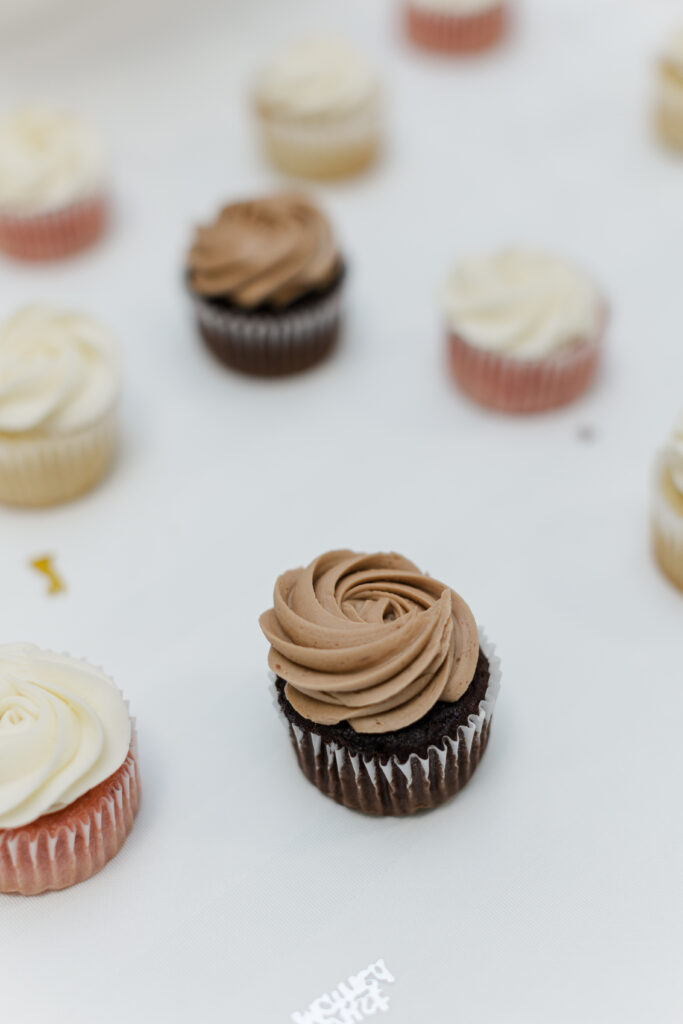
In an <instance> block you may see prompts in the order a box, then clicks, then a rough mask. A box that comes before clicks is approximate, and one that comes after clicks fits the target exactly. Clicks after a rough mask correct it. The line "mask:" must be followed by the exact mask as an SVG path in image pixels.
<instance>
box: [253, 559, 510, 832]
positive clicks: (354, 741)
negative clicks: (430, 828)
mask: <svg viewBox="0 0 683 1024" xmlns="http://www.w3.org/2000/svg"><path fill="white" fill-rule="evenodd" d="M260 622H261V628H262V630H263V632H264V634H265V635H266V637H267V639H268V640H269V641H270V644H271V650H270V655H269V665H270V667H271V669H272V670H273V672H275V674H276V693H277V702H278V704H279V707H280V709H281V711H282V713H283V714H284V716H285V719H286V720H287V723H288V727H289V734H290V739H291V741H292V745H293V747H294V751H295V753H296V756H297V759H298V761H299V765H300V767H301V769H302V771H303V772H304V774H305V775H306V777H307V778H308V779H309V781H310V782H312V783H313V784H314V785H316V786H317V787H318V789H320V790H321V792H323V793H325V795H326V796H330V797H332V799H334V800H336V801H337V802H338V803H341V804H343V805H344V806H346V807H349V808H352V809H354V810H359V811H364V812H365V813H367V814H376V815H406V814H412V813H413V812H415V811H418V810H424V809H428V808H432V807H436V806H438V805H439V804H441V803H443V802H444V801H445V800H447V799H448V798H449V797H451V796H453V795H455V793H457V792H458V791H459V790H460V789H462V787H463V786H464V785H465V783H466V782H467V781H468V780H469V778H470V777H471V775H472V773H473V772H474V769H475V768H476V766H477V764H478V763H479V761H480V759H481V757H482V755H483V753H484V750H485V749H486V745H487V743H488V738H489V732H490V727H491V718H492V715H493V708H494V706H495V702H496V698H497V696H498V691H499V687H500V667H499V661H498V659H497V658H496V656H495V649H494V647H493V645H492V644H490V643H489V641H488V640H487V639H486V637H485V635H484V634H483V631H482V630H480V629H479V628H478V627H477V625H476V622H475V620H474V617H473V615H472V612H471V611H470V609H469V607H468V606H467V604H466V603H465V602H464V601H463V599H462V598H461V597H460V596H459V595H458V594H456V593H455V591H453V590H451V588H450V587H447V586H446V585H445V584H443V583H440V582H439V581H438V580H435V579H432V578H431V577H430V576H427V575H425V574H424V573H421V572H420V570H419V569H418V568H417V566H415V565H414V564H413V563H412V562H410V561H408V559H406V558H404V557H403V556H401V555H398V554H394V553H389V554H382V553H380V554H361V553H356V552H352V551H332V552H329V553H327V554H325V555H322V556H320V557H319V558H317V559H315V560H314V561H313V562H311V564H310V565H309V566H307V567H306V568H304V569H294V570H292V571H290V572H286V573H284V574H283V575H282V576H280V577H279V579H278V580H277V582H276V585H275V592H274V599H273V608H272V609H270V610H269V611H267V612H265V613H264V614H263V615H262V616H261V620H260Z"/></svg>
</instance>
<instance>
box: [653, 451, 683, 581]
mask: <svg viewBox="0 0 683 1024" xmlns="http://www.w3.org/2000/svg"><path fill="white" fill-rule="evenodd" d="M668 473H669V471H668V467H667V465H666V462H665V460H664V458H663V457H662V458H660V459H658V460H657V463H656V465H655V470H654V474H653V480H652V498H651V512H650V519H651V528H652V540H653V544H654V549H655V555H656V557H657V561H658V562H659V565H660V567H661V568H662V569H663V571H664V572H665V573H666V575H667V576H668V577H669V578H670V579H671V580H672V582H673V583H675V584H676V586H678V587H680V588H681V589H682V590H683V516H681V515H679V514H678V512H677V511H676V509H674V508H672V506H671V503H670V502H669V501H668V500H667V497H666V494H665V493H664V491H663V485H664V482H665V481H666V480H667V479H668Z"/></svg>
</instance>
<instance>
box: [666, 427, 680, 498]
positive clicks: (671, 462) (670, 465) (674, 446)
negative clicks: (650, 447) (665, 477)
mask: <svg viewBox="0 0 683 1024" xmlns="http://www.w3.org/2000/svg"><path fill="white" fill-rule="evenodd" d="M663 456H664V465H665V466H666V468H667V469H668V471H669V476H670V477H671V482H672V484H673V485H674V487H675V488H676V490H677V491H678V493H679V494H680V495H681V497H683V413H681V415H680V416H679V418H678V421H677V422H676V424H675V426H674V429H673V430H672V432H671V436H670V437H669V440H668V442H667V444H666V446H665V448H664V452H663Z"/></svg>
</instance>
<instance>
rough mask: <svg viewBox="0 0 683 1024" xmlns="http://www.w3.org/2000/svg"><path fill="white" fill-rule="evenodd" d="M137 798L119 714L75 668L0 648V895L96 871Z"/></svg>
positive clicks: (29, 891) (128, 739)
mask: <svg viewBox="0 0 683 1024" xmlns="http://www.w3.org/2000/svg"><path fill="white" fill-rule="evenodd" d="M139 800H140V782H139V778H138V768H137V762H136V753H135V737H134V734H133V727H132V723H131V720H130V717H129V714H128V707H127V704H126V702H125V701H124V699H123V697H122V696H121V694H120V693H119V691H118V689H117V688H116V686H115V685H114V683H113V682H112V680H111V679H109V677H108V676H106V675H105V674H104V673H103V672H102V671H101V670H100V669H97V668H93V666H92V665H88V664H87V663H86V662H84V661H78V660H77V659H76V658H71V657H68V656H67V655H65V654H54V653H52V652H51V651H44V650H41V649H40V648H38V647H34V646H33V645H32V644H7V645H4V646H0V892H4V893H9V892H14V893H21V894H22V895H24V896H32V895H34V894H36V893H40V892H45V891H46V890H47V889H65V888H67V887H68V886H70V885H75V884H76V883H77V882H83V881H85V879H86V878H90V877H91V875H94V874H95V873H96V872H98V871H100V870H101V869H102V868H103V867H104V865H105V864H106V863H107V861H109V860H111V858H112V857H114V856H115V855H116V854H117V853H118V852H119V850H120V849H121V847H122V846H123V843H124V842H125V840H126V838H127V836H128V834H129V833H130V830H131V828H132V827H133V819H134V818H135V815H136V813H137V810H138V803H139Z"/></svg>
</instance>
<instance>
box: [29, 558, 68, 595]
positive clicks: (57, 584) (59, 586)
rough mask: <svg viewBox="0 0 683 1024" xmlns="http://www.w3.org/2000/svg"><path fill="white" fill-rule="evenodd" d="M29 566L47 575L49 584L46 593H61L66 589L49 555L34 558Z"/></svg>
mask: <svg viewBox="0 0 683 1024" xmlns="http://www.w3.org/2000/svg"><path fill="white" fill-rule="evenodd" d="M31 567H32V568H33V569H37V570H38V572H42V573H43V574H44V575H45V576H47V578H48V580H49V581H50V586H49V587H48V590H47V592H48V594H61V592H62V591H63V590H66V587H65V586H64V583H63V581H62V578H61V576H60V575H59V573H58V572H57V571H56V569H55V567H54V565H53V564H52V556H51V555H43V556H42V557H41V558H34V559H33V560H32V562H31Z"/></svg>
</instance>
